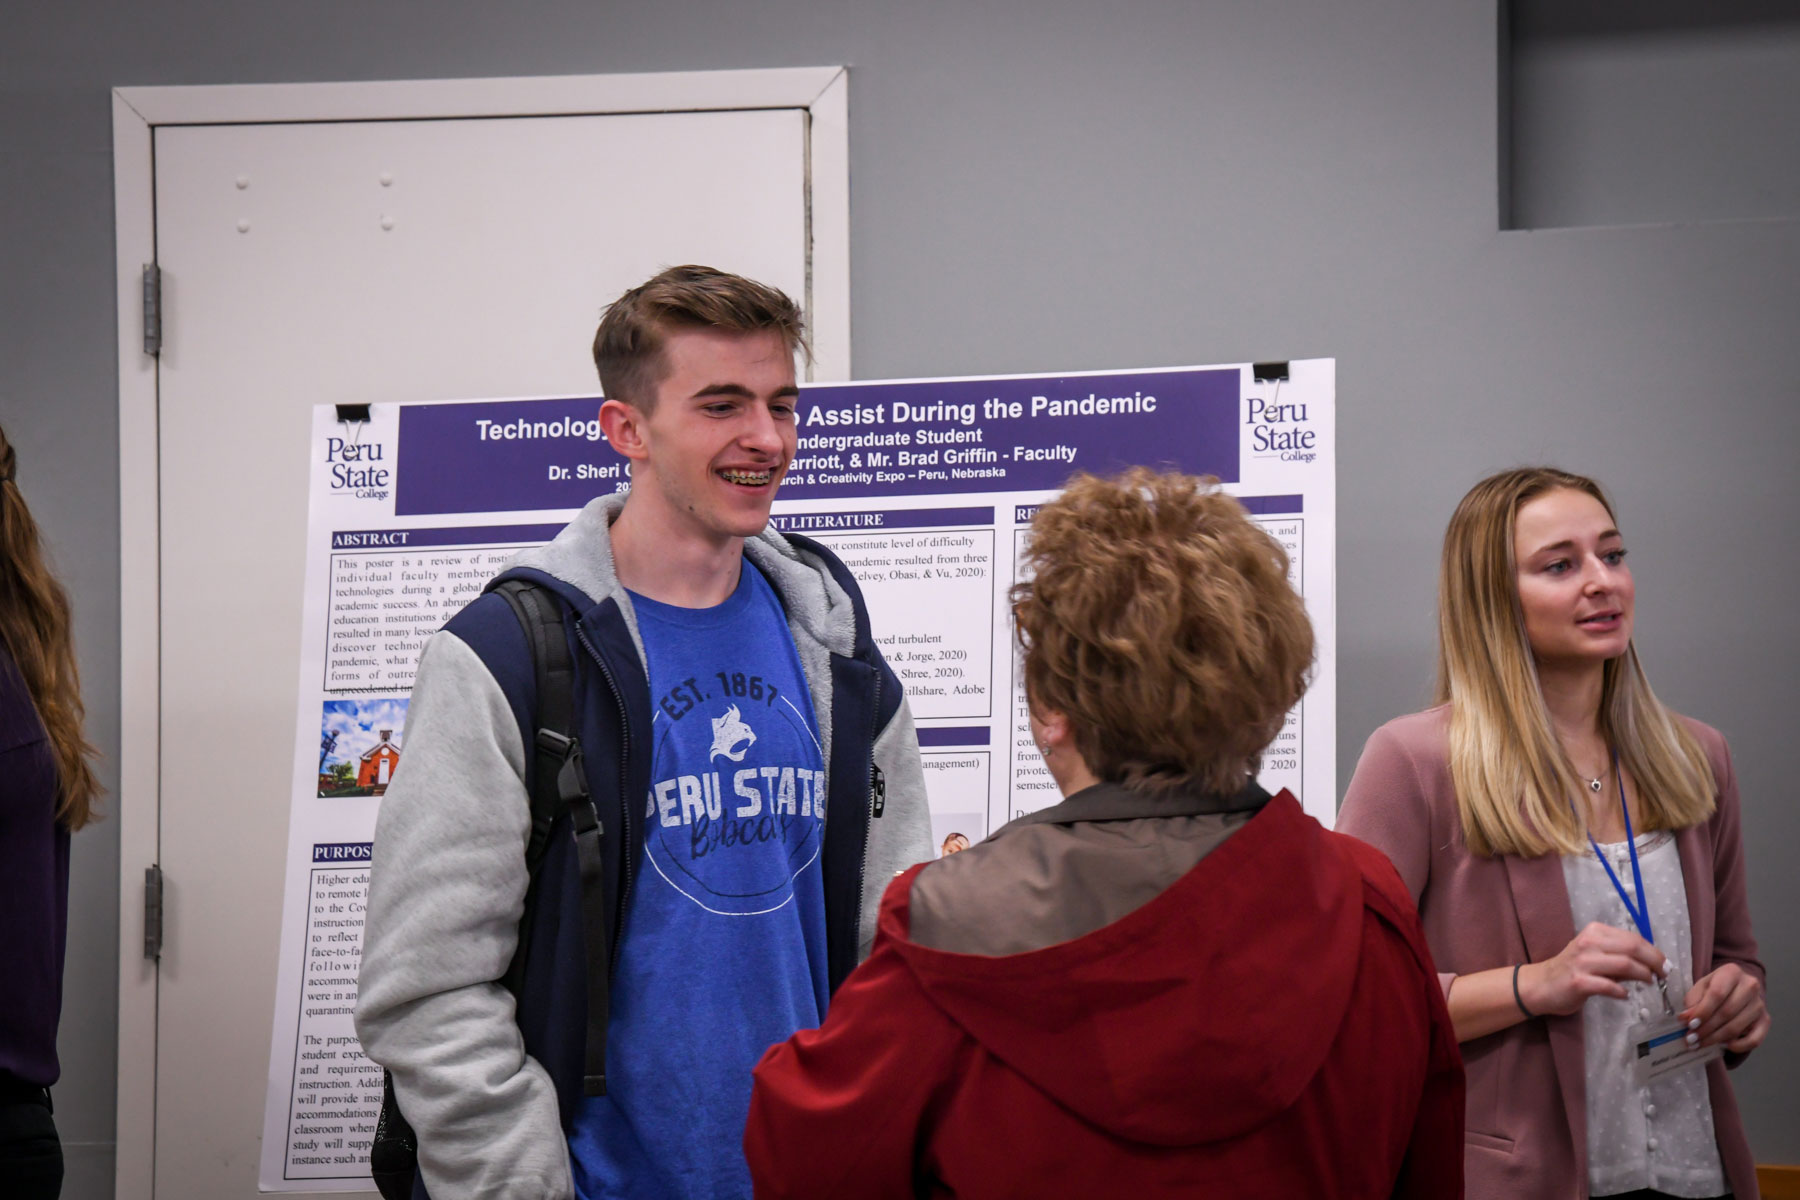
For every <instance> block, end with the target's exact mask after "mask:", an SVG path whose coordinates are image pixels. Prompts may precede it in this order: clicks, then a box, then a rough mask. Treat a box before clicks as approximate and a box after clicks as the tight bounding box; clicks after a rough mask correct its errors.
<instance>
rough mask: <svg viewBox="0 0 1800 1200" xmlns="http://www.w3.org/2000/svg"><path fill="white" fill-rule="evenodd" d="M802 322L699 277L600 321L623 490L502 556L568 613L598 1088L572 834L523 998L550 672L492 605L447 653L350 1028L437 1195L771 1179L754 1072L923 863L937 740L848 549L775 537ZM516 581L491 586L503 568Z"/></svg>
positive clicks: (657, 282)
mask: <svg viewBox="0 0 1800 1200" xmlns="http://www.w3.org/2000/svg"><path fill="white" fill-rule="evenodd" d="M803 345H804V343H803V341H802V332H801V325H800V313H799V310H798V308H797V307H796V306H795V305H794V304H793V302H792V301H791V300H789V299H788V298H787V297H786V296H784V295H782V294H781V293H780V292H779V291H776V290H775V289H772V288H768V287H765V286H763V285H761V284H757V283H753V282H751V281H749V280H746V279H742V278H739V277H737V276H732V275H726V274H723V273H721V272H718V271H714V270H711V269H709V268H705V267H677V268H673V269H671V270H669V271H666V272H664V273H663V274H661V275H659V276H657V277H656V278H654V279H652V280H650V281H649V282H648V283H646V284H644V285H643V286H641V287H639V288H634V289H632V290H631V291H629V292H627V293H626V294H625V295H624V296H622V297H621V298H620V299H619V300H618V301H617V302H615V303H614V304H613V305H612V306H611V307H610V308H609V309H608V311H607V313H606V316H605V317H604V319H603V320H602V321H601V325H600V329H599V332H598V334H597V335H596V337H595V343H594V356H595V360H596V364H597V366H598V367H599V371H600V377H601V385H602V387H603V389H604V391H605V394H606V396H607V399H606V401H605V402H604V404H602V406H601V409H600V420H601V423H602V427H603V429H604V431H605V433H606V436H607V438H608V440H609V441H610V442H611V444H612V445H613V447H614V448H615V449H616V450H618V452H619V453H621V454H623V455H624V456H625V457H626V458H627V459H629V460H630V463H631V468H632V486H631V490H630V492H629V493H628V494H627V495H625V496H607V497H602V498H601V499H598V500H595V501H593V502H592V503H590V504H589V505H588V506H587V507H586V508H585V509H583V510H582V512H581V513H580V515H578V516H577V517H576V518H575V520H574V521H573V522H571V523H570V525H569V526H568V528H567V529H566V530H564V531H563V532H562V533H561V534H559V535H558V536H557V537H556V539H555V540H554V541H552V542H551V543H550V544H549V545H548V546H546V547H544V548H543V549H541V550H535V551H528V552H526V553H524V554H521V555H520V556H519V557H518V558H517V559H515V560H514V563H513V564H512V566H511V567H509V569H508V570H507V571H506V572H505V573H504V574H503V575H502V576H501V577H500V578H501V579H505V578H510V577H521V576H522V577H526V578H529V579H532V580H535V581H537V582H539V583H541V584H543V585H545V586H547V587H549V588H550V589H552V590H553V591H554V593H555V594H556V596H557V597H558V598H559V600H560V602H561V603H562V604H563V605H565V606H566V607H567V614H566V618H567V619H566V625H567V627H568V629H569V631H570V638H571V641H570V651H571V655H572V657H573V661H574V664H575V670H576V674H577V678H576V680H575V697H576V702H577V715H576V722H575V725H576V732H577V733H578V736H579V738H580V741H581V744H582V748H583V751H584V754H585V763H586V775H587V780H588V783H589V786H590V789H591V791H592V793H593V799H594V802H595V808H596V810H597V815H598V817H599V820H600V826H601V830H602V831H603V834H604V840H603V850H604V862H605V867H606V886H607V887H608V888H609V889H611V891H610V893H609V894H610V895H611V896H612V902H611V904H610V905H609V907H608V912H609V914H622V915H621V916H618V917H616V918H614V920H613V924H614V925H615V928H614V929H613V930H611V931H609V936H610V943H609V944H610V945H612V946H613V947H614V951H613V954H612V958H611V972H612V973H611V986H610V1013H609V1024H608V1027H607V1034H606V1061H605V1071H604V1079H605V1087H604V1093H603V1094H584V1092H590V1091H593V1090H596V1089H593V1088H592V1087H585V1086H584V1048H585V1044H586V1018H587V1012H586V995H587V992H586V986H587V985H586V961H585V953H584V948H583V940H582V938H583V934H582V896H581V886H580V879H579V871H578V868H577V862H576V860H577V852H576V848H575V844H574V840H573V838H572V837H571V836H570V826H569V824H568V819H567V818H566V817H562V818H559V826H558V827H554V828H553V830H552V835H553V836H552V840H551V849H550V850H549V852H548V854H547V855H546V858H545V861H544V864H543V866H542V867H541V868H540V871H539V874H538V878H537V883H536V886H537V887H538V889H539V892H538V896H537V900H536V902H535V907H534V910H533V917H532V925H531V928H530V929H529V931H528V932H527V936H528V937H529V938H530V939H531V941H530V945H531V946H532V947H533V951H532V953H531V954H530V955H529V957H528V958H527V959H526V964H527V965H526V969H525V978H524V982H523V984H522V986H521V988H520V993H519V997H518V1002H517V1010H516V1013H515V1008H514V1001H513V997H512V996H511V995H510V994H509V993H508V992H507V991H506V990H505V989H504V988H503V987H502V986H501V985H500V983H499V982H497V981H498V980H499V979H500V978H501V976H502V974H503V972H505V971H506V969H507V966H508V963H509V961H510V960H511V959H512V957H513V953H514V950H515V948H516V946H517V942H518V937H519V934H518V923H519V920H520V917H521V914H522V912H523V910H524V901H525V892H526V883H527V874H526V866H525V862H524V849H525V845H526V839H527V832H528V808H529V805H528V797H527V792H526V782H525V763H526V758H527V755H528V754H530V753H531V751H530V750H529V749H528V748H526V747H524V746H522V745H521V744H520V743H521V737H520V734H519V729H520V725H521V722H520V720H519V718H518V717H517V716H516V715H515V710H516V709H518V708H519V707H520V706H521V705H528V704H529V700H528V698H527V697H526V695H525V693H527V692H529V691H530V689H531V683H530V677H531V661H530V657H529V654H528V653H527V650H526V645H525V640H524V636H523V634H522V632H521V628H520V625H519V622H518V620H517V619H516V618H515V616H514V614H513V612H512V610H511V609H510V607H509V606H508V605H507V603H506V600H505V598H504V597H502V596H499V595H494V594H491V593H490V594H488V595H485V596H483V597H482V598H480V599H478V600H476V601H475V602H474V603H472V604H471V605H470V606H469V607H467V608H465V609H464V610H463V611H462V612H461V613H459V614H458V615H457V616H456V617H454V618H453V619H452V620H451V621H450V623H449V624H448V626H447V627H446V628H445V629H444V631H442V632H441V633H439V634H437V635H436V636H435V637H434V638H432V639H431V641H430V642H429V644H428V645H427V646H426V649H425V652H424V655H423V657H422V658H421V661H420V665H419V673H418V679H417V682H416V684H415V687H414V690H413V694H412V701H411V707H410V711H409V720H408V730H407V742H406V752H407V756H406V762H405V765H404V767H403V768H402V769H401V770H400V771H399V772H397V773H396V776H395V779H394V782H393V784H392V785H391V786H390V788H389V790H388V792H387V794H386V796H385V798H384V799H383V802H382V807H381V813H380V818H379V822H378V825H377V828H376V835H375V850H374V858H373V864H372V868H371V876H372V878H371V884H370V896H369V911H368V917H367V923H366V926H365V931H364V950H363V966H362V976H361V995H360V999H359V1002H358V1008H357V1032H358V1034H359V1036H360V1037H361V1039H362V1041H363V1045H364V1047H365V1049H366V1050H367V1052H368V1054H369V1056H370V1057H371V1058H373V1059H374V1060H375V1061H377V1062H379V1063H381V1064H382V1065H383V1066H385V1067H387V1068H388V1069H389V1071H390V1072H391V1073H392V1076H393V1081H394V1087H395V1094H396V1096H397V1098H398V1100H399V1104H400V1108H401V1110H402V1111H403V1112H404V1113H405V1115H406V1116H407V1118H408V1119H409V1120H410V1122H411V1123H412V1125H413V1127H414V1129H415V1130H416V1132H417V1135H418V1144H419V1153H418V1160H419V1172H418V1179H419V1181H420V1183H421V1184H422V1185H423V1186H422V1187H420V1186H415V1195H416V1194H418V1192H420V1191H422V1190H424V1189H429V1194H430V1195H431V1196H433V1197H435V1198H436V1200H459V1198H463V1197H469V1198H474V1197H481V1198H483V1200H494V1198H499V1197H519V1198H520V1200H524V1198H527V1197H528V1198H530V1200H545V1198H550V1200H559V1198H562V1197H567V1196H571V1195H574V1196H579V1197H582V1198H583V1200H592V1198H596V1197H624V1196H629V1197H632V1198H633V1200H640V1198H641V1200H661V1198H669V1200H677V1198H679V1200H688V1198H692V1200H714V1198H719V1197H733V1196H747V1195H748V1194H749V1192H750V1183H749V1175H748V1172H747V1169H746V1168H745V1166H744V1161H743V1156H742V1151H741V1137H742V1132H743V1127H744V1119H745V1114H746V1112H747V1110H748V1107H749V1098H750V1082H751V1081H750V1069H751V1067H752V1066H753V1065H754V1064H755V1062H756V1060H757V1059H758V1057H760V1056H761V1054H762V1052H763V1051H764V1050H765V1049H766V1048H767V1047H768V1046H770V1045H772V1044H774V1043H776V1042H779V1041H781V1040H783V1039H784V1038H786V1037H788V1036H789V1035H790V1034H792V1033H794V1032H795V1031H797V1030H799V1029H804V1028H811V1027H813V1026H816V1025H817V1024H818V1023H819V1021H820V1020H822V1019H823V1017H824V1015H825V1010H826V1005H827V1002H828V998H829V995H830V992H831V990H832V989H834V988H835V987H836V986H837V984H838V983H839V982H840V981H841V980H842V979H843V978H844V977H845V976H846V975H847V974H848V973H849V971H850V969H851V968H852V967H853V966H854V965H855V964H856V962H857V960H858V959H859V958H860V957H861V956H862V955H863V954H865V953H867V947H868V946H869V945H870V943H871V942H872V940H873V938H874V931H875V917H876V912H877V907H878V901H879V899H880V896H881V889H882V887H883V885H885V884H886V882H887V881H888V880H889V879H890V878H891V877H892V876H893V875H894V873H895V872H896V870H898V869H900V868H903V867H905V866H908V865H910V864H912V863H914V862H918V861H922V860H924V859H926V858H928V857H930V854H931V845H930V827H929V818H928V816H927V813H926V808H925V794H924V779H923V771H922V769H921V766H920V762H919V754H918V739H917V735H916V733H915V732H914V728H913V721H912V716H911V714H910V711H909V709H908V706H907V704H906V700H905V696H904V695H903V693H902V691H901V687H900V684H899V681H898V680H897V679H896V678H895V676H894V675H893V673H892V672H891V671H889V669H888V667H887V665H886V663H885V662H884V661H883V659H882V656H881V654H880V652H879V650H877V649H876V647H875V644H874V642H873V640H872V638H871V636H870V631H869V619H868V614H867V610H866V608H865V607H864V605H863V602H862V598H861V595H860V593H859V591H858V589H857V585H856V582H855V581H854V580H853V579H852V578H851V576H850V574H849V572H848V571H847V570H846V569H845V568H844V566H843V564H842V563H841V562H839V561H838V560H837V559H836V558H835V557H834V556H833V555H832V554H831V553H830V552H829V551H827V550H825V549H824V548H823V547H821V546H819V545H817V544H815V543H812V542H810V541H807V540H806V539H803V538H799V537H793V538H784V537H783V536H781V535H780V534H778V533H776V532H774V531H772V530H770V529H769V528H768V524H769V509H770V504H771V502H772V501H773V499H774V497H775V494H776V490H777V489H778V488H779V487H780V485H781V480H782V476H783V474H784V473H785V471H786V469H787V466H788V464H789V463H790V461H791V460H792V458H793V455H794V450H795V441H796V421H795V410H796V404H797V387H796V384H795V373H794V358H795V355H796V353H797V352H798V351H799V350H801V349H802V348H803ZM496 582H498V581H496Z"/></svg>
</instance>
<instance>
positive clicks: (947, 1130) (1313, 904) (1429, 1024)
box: [744, 792, 1463, 1200]
mask: <svg viewBox="0 0 1800 1200" xmlns="http://www.w3.org/2000/svg"><path fill="white" fill-rule="evenodd" d="M1015 824H1016V823H1015ZM1009 828H1010V827H1009ZM1005 833H1006V831H1005V830H1003V831H1001V833H999V834H996V835H995V837H994V838H991V839H989V841H988V842H987V843H984V846H993V847H995V849H996V857H995V859H994V861H995V863H996V869H1004V859H1003V858H1001V857H999V855H998V844H999V843H1001V842H1003V841H1004V835H1005ZM982 849H983V847H976V848H974V850H972V851H964V852H963V853H964V854H970V853H975V852H978V851H980V850H982ZM924 869H928V868H927V867H915V868H914V869H913V870H911V871H909V872H907V873H906V874H904V875H903V876H901V877H900V878H898V879H896V880H895V881H894V882H893V884H892V885H890V886H889V888H888V890H887V895H886V897H885V898H884V900H883V902H882V912H881V921H880V929H879V933H878V935H877V938H876V942H875V948H874V951H873V953H872V954H871V956H870V958H869V959H868V961H866V962H865V963H863V965H862V966H860V967H859V968H858V969H857V970H856V971H855V972H854V973H853V974H852V975H851V976H850V978H849V979H848V980H847V981H846V982H845V983H844V985H843V987H842V988H840V989H839V991H838V993H837V995H836V997H835V998H834V999H833V1001H832V1005H831V1011H830V1015H829V1017H828V1018H827V1020H826V1022H825V1024H824V1026H823V1027H822V1028H820V1029H817V1030H809V1031H805V1032H802V1033H799V1034H796V1035H795V1036H794V1037H793V1038H791V1039H789V1040H788V1041H787V1042H785V1043H783V1044H781V1045H778V1046H776V1047H774V1048H773V1049H771V1050H770V1051H769V1052H768V1054H766V1055H765V1056H764V1057H763V1060H762V1062H761V1063H760V1064H759V1065H758V1066H757V1068H756V1088H755V1093H754V1096H753V1099H752V1101H751V1107H750V1117H749V1125H748V1128H747V1130H746V1133H745V1138H744V1148H745V1152H746V1154H747V1156H748V1159H749V1163H750V1169H751V1174H752V1177H753V1179H754V1180H755V1185H756V1195H757V1196H758V1197H789V1196H794V1197H826V1196H831V1197H838V1196H842V1197H857V1198H859V1200H860V1198H868V1200H876V1198H880V1197H894V1198H896V1200H898V1198H901V1197H907V1198H911V1197H915V1196H959V1197H1001V1196H1018V1197H1052V1196H1079V1197H1093V1196H1121V1197H1131V1198H1133V1200H1141V1198H1143V1197H1151V1196H1170V1195H1183V1196H1231V1197H1282V1198H1284V1200H1292V1198H1296V1197H1306V1198H1309V1200H1310V1198H1314V1197H1327V1198H1328V1197H1346V1198H1348V1197H1385V1196H1400V1197H1420V1198H1426V1197H1429V1198H1430V1200H1445V1198H1447V1197H1448V1198H1454V1197H1459V1196H1461V1195H1462V1122H1463V1077H1462V1063H1461V1059H1460V1057H1459V1055H1458V1052H1457V1047H1456V1041H1455V1035H1454V1033H1453V1032H1452V1030H1451V1026H1450V1018H1449V1014H1448V1012H1447V1011H1446V1009H1445V1007H1444V1000H1443V996H1442V992H1441V991H1440V989H1439V986H1438V982H1437V977H1436V974H1435V973H1434V969H1433V967H1432V963H1431V959H1430V955H1429V953H1428V951H1427V950H1426V948H1425V942H1424V938H1423V935H1422V934H1421V932H1420V928H1419V923H1418V917H1417V915H1416V913H1415V912H1414V910H1413V906H1412V904H1411V902H1410V898H1409V897H1408V895H1407V893H1406V891H1405V890H1404V888H1403V887H1402V886H1401V883H1400V880H1399V878H1398V877H1397V876H1396V875H1395V873H1394V869H1393V867H1392V866H1391V865H1389V863H1388V861H1387V860H1386V859H1385V858H1384V857H1383V856H1382V855H1381V854H1380V852H1379V851H1376V850H1373V849H1371V848H1369V847H1367V846H1365V845H1363V844H1362V843H1360V842H1356V841H1354V840H1352V839H1350V838H1347V837H1343V836H1340V835H1337V834H1332V833H1328V832H1326V831H1325V830H1324V829H1322V828H1321V827H1320V826H1319V825H1318V823H1317V822H1316V821H1314V820H1313V819H1312V818H1310V817H1308V816H1306V815H1305V814H1304V813H1303V812H1302V811H1301V809H1300V806H1299V804H1298V803H1297V802H1296V801H1295V800H1294V798H1293V797H1292V796H1291V795H1290V794H1288V793H1286V792H1283V793H1281V794H1280V795H1279V796H1277V797H1275V798H1274V799H1273V800H1271V801H1269V802H1268V803H1267V804H1266V806H1264V807H1263V808H1262V810H1261V811H1260V812H1258V813H1257V814H1256V815H1255V816H1254V817H1253V818H1252V819H1250V820H1249V821H1248V822H1247V823H1245V824H1243V825H1242V827H1241V828H1239V829H1238V830H1237V831H1236V832H1235V833H1233V834H1232V835H1231V836H1229V837H1228V838H1226V839H1225V840H1224V841H1223V842H1222V843H1220V844H1219V845H1218V846H1217V848H1216V849H1213V850H1212V851H1211V852H1210V853H1207V854H1206V856H1205V857H1204V858H1202V859H1200V861H1199V862H1198V863H1197V864H1196V865H1195V866H1193V867H1192V869H1191V870H1188V871H1187V872H1186V873H1185V874H1183V875H1181V876H1180V877H1179V878H1178V879H1176V880H1175V882H1174V883H1173V884H1172V885H1170V886H1168V887H1167V888H1166V890H1163V891H1162V892H1161V893H1160V894H1158V895H1156V896H1155V898H1154V899H1151V900H1150V901H1149V902H1148V903H1145V904H1143V905H1142V906H1141V907H1139V908H1137V909H1135V910H1134V911H1131V912H1129V913H1127V914H1126V915H1124V916H1123V917H1121V918H1119V919H1117V920H1114V921H1112V922H1111V923H1109V924H1107V925H1105V926H1103V927H1101V928H1098V929H1096V930H1094V931H1093V932H1091V933H1087V934H1085V935H1083V936H1079V937H1076V938H1073V939H1072V940H1068V941H1063V942H1059V943H1057V944H1054V945H1049V946H1046V947H1044V948H1042V949H1036V950H1030V951H1027V952H1024V953H1019V954H1008V955H1002V956H988V955H981V954H961V953H949V952H946V951H942V950H935V949H931V948H928V947H926V946H922V945H919V944H917V943H915V942H913V941H911V940H909V937H908V933H909V897H910V895H911V893H912V889H913V886H914V882H915V880H916V879H917V878H918V874H919V872H920V871H921V870H924ZM1059 886H1067V885H1059ZM982 918H983V914H981V913H969V914H967V919H968V920H972V921H973V920H980V919H982Z"/></svg>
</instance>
